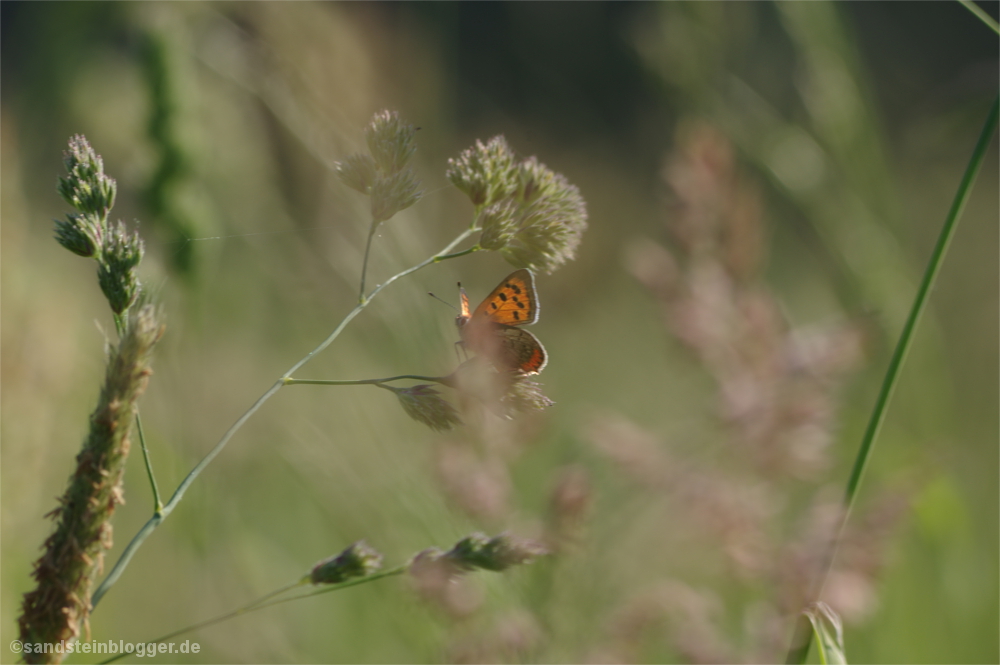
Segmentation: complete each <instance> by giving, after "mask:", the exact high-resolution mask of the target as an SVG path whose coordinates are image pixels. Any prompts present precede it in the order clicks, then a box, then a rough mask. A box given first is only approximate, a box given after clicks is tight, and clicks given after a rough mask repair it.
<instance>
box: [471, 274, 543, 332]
mask: <svg viewBox="0 0 1000 665" xmlns="http://www.w3.org/2000/svg"><path fill="white" fill-rule="evenodd" d="M483 316H485V317H487V318H489V320H490V321H493V322H495V323H502V324H503V325H505V326H523V325H530V324H532V323H535V322H536V321H538V294H537V292H536V291H535V276H534V275H532V274H531V271H530V270H527V269H524V268H522V269H521V270H515V271H514V272H512V273H511V274H509V275H507V277H506V279H504V280H503V281H502V282H500V285H499V286H497V288H495V289H493V292H492V293H491V294H490V295H488V296H486V299H485V300H483V302H482V303H480V305H479V307H477V308H476V311H475V312H473V313H472V318H473V319H478V318H480V317H483Z"/></svg>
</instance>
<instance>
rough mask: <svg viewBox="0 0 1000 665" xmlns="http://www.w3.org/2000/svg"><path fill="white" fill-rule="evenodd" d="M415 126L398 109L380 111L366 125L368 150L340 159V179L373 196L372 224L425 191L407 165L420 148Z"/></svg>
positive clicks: (412, 202) (349, 185)
mask: <svg viewBox="0 0 1000 665" xmlns="http://www.w3.org/2000/svg"><path fill="white" fill-rule="evenodd" d="M415 134H416V129H415V128H414V127H413V126H412V125H408V124H406V123H404V122H403V121H402V120H401V119H400V118H399V115H398V114H397V113H396V112H395V111H380V112H379V113H376V114H375V116H374V117H373V118H372V121H371V122H370V123H369V124H368V127H367V128H366V129H365V140H366V141H367V143H368V154H365V153H356V154H353V155H351V156H350V157H348V158H346V159H345V160H344V161H342V162H337V176H338V177H339V178H340V180H341V181H342V182H343V183H344V184H345V185H347V186H348V187H350V188H351V189H355V190H357V191H359V192H361V193H362V194H365V195H367V196H368V197H370V198H371V213H372V224H373V225H378V224H380V223H381V222H384V221H386V220H387V219H389V218H390V217H392V216H393V215H395V214H396V213H397V212H399V211H400V210H405V209H406V208H409V207H410V206H412V205H413V204H414V203H416V202H417V201H419V200H420V197H421V196H423V192H422V191H420V190H419V186H420V182H419V181H418V180H417V178H416V176H414V175H413V171H412V170H411V169H410V168H408V167H407V166H406V164H407V162H409V161H410V158H411V157H412V156H413V153H414V152H416V150H417V144H416V141H415V140H414V138H415Z"/></svg>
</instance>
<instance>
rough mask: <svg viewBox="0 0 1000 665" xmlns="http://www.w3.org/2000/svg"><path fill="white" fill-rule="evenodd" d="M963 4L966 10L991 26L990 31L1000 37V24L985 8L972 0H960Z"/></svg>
mask: <svg viewBox="0 0 1000 665" xmlns="http://www.w3.org/2000/svg"><path fill="white" fill-rule="evenodd" d="M958 1H959V2H961V3H962V4H963V5H964V6H965V8H966V9H968V10H969V11H970V12H972V13H973V15H975V17H976V18H978V19H979V20H980V21H982V22H983V23H985V24H986V25H987V26H989V28H990V30H992V31H993V32H995V33H997V34H998V35H1000V24H998V23H997V22H996V21H995V20H994V19H993V17H992V16H990V15H989V14H987V13H986V12H985V11H983V8H982V7H980V6H979V5H977V4H976V3H974V2H973V1H972V0H958Z"/></svg>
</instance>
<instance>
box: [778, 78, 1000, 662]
mask: <svg viewBox="0 0 1000 665" xmlns="http://www.w3.org/2000/svg"><path fill="white" fill-rule="evenodd" d="M998 114H1000V97H998V98H997V99H994V100H993V106H992V107H991V109H990V113H989V115H988V116H987V118H986V123H985V124H984V125H983V129H982V132H981V133H980V135H979V140H978V141H977V142H976V147H975V149H974V150H973V151H972V157H971V158H970V159H969V164H968V166H967V167H966V169H965V175H963V176H962V181H961V183H960V184H959V186H958V191H957V192H956V193H955V199H954V201H953V202H952V204H951V209H950V210H949V211H948V216H947V217H946V218H945V221H944V225H943V226H942V228H941V233H940V234H939V235H938V239H937V243H936V244H935V245H934V251H933V252H932V253H931V258H930V261H929V262H928V264H927V269H926V270H925V271H924V276H923V279H922V280H921V281H920V287H919V288H918V289H917V295H916V297H915V298H914V300H913V305H912V307H911V308H910V314H909V316H907V318H906V323H905V324H904V325H903V331H902V333H900V336H899V340H898V341H897V342H896V349H895V351H893V354H892V359H891V360H890V361H889V367H888V368H887V369H886V372H885V377H884V378H883V380H882V388H881V389H880V390H879V394H878V398H877V399H876V400H875V406H874V408H873V409H872V414H871V418H870V419H869V421H868V426H867V428H865V433H864V437H863V438H862V440H861V447H860V448H859V450H858V454H857V457H856V458H855V460H854V467H853V468H852V469H851V476H850V478H849V479H848V481H847V489H846V491H845V492H844V508H843V512H842V515H841V518H840V525H839V527H838V529H837V533H836V536H835V538H834V539H833V541H832V543H831V545H830V548H829V552H828V554H827V556H826V558H825V560H824V563H823V566H822V568H821V570H820V573H819V576H818V578H817V583H816V587H815V590H814V591H813V593H811V594H810V601H815V600H818V598H819V596H820V595H821V594H822V591H823V586H824V585H825V584H826V578H827V575H828V574H829V572H830V567H831V565H832V564H833V560H834V557H835V556H836V552H837V545H838V544H839V542H840V537H841V534H842V533H843V530H844V526H845V525H846V524H847V520H848V519H849V518H850V515H851V509H852V508H853V506H854V501H855V499H856V498H857V494H858V488H859V487H860V486H861V481H862V479H863V478H864V474H865V469H866V468H867V466H868V460H869V459H870V458H871V451H872V446H873V445H874V443H875V439H876V437H877V436H878V433H879V430H880V429H881V427H882V423H883V421H884V420H885V414H886V409H887V407H888V405H889V400H890V399H891V398H892V393H893V391H894V390H895V388H896V384H897V383H898V380H899V372H900V369H901V368H902V366H903V362H904V361H905V360H906V356H907V354H908V353H909V350H910V344H911V342H912V340H913V332H914V330H915V329H916V327H917V323H918V322H919V321H920V316H921V315H922V314H923V312H924V310H925V309H926V308H927V301H928V299H929V296H930V292H931V289H932V288H933V286H934V282H935V280H936V279H937V276H938V273H939V272H941V266H942V264H943V263H944V257H945V254H946V253H947V252H948V245H949V244H950V243H951V239H952V237H953V236H954V235H955V229H956V228H957V227H958V220H959V218H960V217H961V216H962V211H963V210H964V209H965V204H966V203H967V202H968V200H969V195H970V194H971V193H972V185H973V183H974V182H975V180H976V176H977V175H978V174H979V170H980V167H982V164H983V159H984V158H985V156H986V151H987V149H988V148H989V146H990V142H991V141H992V138H993V133H994V132H995V131H996V127H997V116H998ZM811 643H812V629H811V624H810V622H809V620H808V619H807V618H805V616H804V615H800V616H799V617H798V621H797V623H796V627H795V633H794V636H793V638H792V644H791V646H790V647H789V650H788V655H787V658H786V660H785V662H786V663H804V662H805V659H806V656H807V655H808V653H809V647H810V644H811Z"/></svg>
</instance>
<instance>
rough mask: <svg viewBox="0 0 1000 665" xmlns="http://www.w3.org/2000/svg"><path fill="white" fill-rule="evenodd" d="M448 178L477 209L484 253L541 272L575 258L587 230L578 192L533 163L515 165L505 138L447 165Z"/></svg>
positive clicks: (529, 160)
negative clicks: (501, 256) (501, 257)
mask: <svg viewBox="0 0 1000 665" xmlns="http://www.w3.org/2000/svg"><path fill="white" fill-rule="evenodd" d="M447 176H448V179H449V180H451V182H452V184H454V185H455V186H456V187H458V189H460V190H461V191H462V192H464V193H465V194H466V196H468V197H469V200H471V201H472V204H473V205H474V206H476V223H477V225H478V226H479V228H481V229H482V236H481V237H480V239H479V247H481V248H482V249H487V250H490V251H496V252H500V253H501V254H502V255H503V257H504V258H505V259H507V261H508V262H509V263H510V264H511V265H514V266H515V267H518V268H531V269H534V270H543V271H545V272H552V271H553V270H555V269H556V268H558V267H559V266H561V265H562V264H563V263H565V262H566V261H569V260H572V259H573V258H574V257H575V255H576V248H577V246H578V245H579V244H580V238H581V236H582V235H583V232H584V231H585V230H586V228H587V206H586V203H585V202H584V200H583V197H582V196H581V195H580V190H579V189H577V187H576V186H575V185H572V184H570V182H569V181H568V180H566V178H565V177H563V176H562V175H560V174H558V173H555V172H554V171H552V170H551V169H549V168H548V167H546V166H545V165H544V164H542V163H541V162H539V161H538V160H537V159H536V158H535V157H529V158H527V159H525V160H518V159H517V157H516V156H515V154H514V152H513V150H511V148H510V146H509V145H508V144H507V141H506V139H504V137H502V136H496V137H494V138H492V139H490V140H489V141H488V142H487V143H485V144H483V143H482V142H480V141H477V142H476V144H475V145H474V146H473V147H471V148H469V149H468V150H465V151H464V152H462V154H461V155H459V157H458V158H457V159H449V160H448V171H447Z"/></svg>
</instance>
